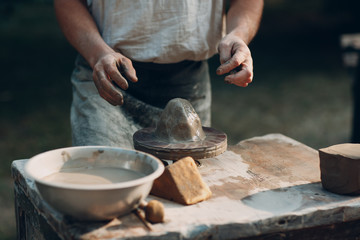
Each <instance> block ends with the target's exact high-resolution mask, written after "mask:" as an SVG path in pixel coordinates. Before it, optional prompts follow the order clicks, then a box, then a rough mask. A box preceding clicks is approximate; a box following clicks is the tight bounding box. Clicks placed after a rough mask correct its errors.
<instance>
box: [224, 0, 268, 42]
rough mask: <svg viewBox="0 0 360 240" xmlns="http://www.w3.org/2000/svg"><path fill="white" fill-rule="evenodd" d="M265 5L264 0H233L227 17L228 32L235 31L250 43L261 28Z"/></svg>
mask: <svg viewBox="0 0 360 240" xmlns="http://www.w3.org/2000/svg"><path fill="white" fill-rule="evenodd" d="M263 7H264V1H263V0H231V2H230V8H229V11H228V12H227V17H226V31H227V33H230V32H232V31H235V32H236V35H238V36H239V37H240V38H241V39H242V40H243V41H244V42H245V43H247V44H249V43H250V41H251V40H252V39H253V38H254V36H255V34H256V32H257V30H258V28H259V25H260V20H261V15H262V11H263Z"/></svg>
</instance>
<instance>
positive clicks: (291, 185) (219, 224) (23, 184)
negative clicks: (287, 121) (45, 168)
mask: <svg viewBox="0 0 360 240" xmlns="http://www.w3.org/2000/svg"><path fill="white" fill-rule="evenodd" d="M25 162H26V160H18V161H14V162H13V166H12V170H13V176H14V179H15V185H16V186H18V187H20V188H21V189H22V190H23V191H24V192H25V194H26V195H27V196H28V198H29V199H30V200H31V202H32V203H33V205H34V206H35V208H36V209H37V210H38V211H39V212H40V214H42V215H43V216H44V217H45V218H46V220H47V221H48V223H49V224H50V225H51V226H52V228H53V229H55V231H56V232H58V234H59V236H60V237H61V238H64V239H70V238H71V239H107V238H112V239H121V238H126V239H207V238H211V239H229V238H241V237H250V236H259V235H262V234H269V233H275V232H279V231H280V232H281V231H288V230H296V229H303V228H310V227H317V226H323V225H329V224H334V223H341V222H346V221H352V220H357V219H360V197H354V196H352V197H351V196H341V195H336V194H332V193H330V192H327V191H325V190H324V189H323V188H322V186H321V182H320V170H319V159H318V153H317V151H316V150H314V149H312V148H309V147H307V146H305V145H303V144H301V143H299V142H297V141H295V140H293V139H290V138H288V137H285V136H283V135H281V134H270V135H265V136H262V137H255V138H251V139H248V140H245V141H241V142H240V143H238V144H237V145H235V146H230V147H229V148H228V150H227V151H226V152H225V153H223V154H222V155H220V156H218V157H215V158H209V159H204V160H201V166H200V167H199V171H200V173H201V175H202V176H203V179H204V181H205V182H206V183H207V184H208V185H209V187H210V189H211V190H212V192H213V196H212V197H211V199H209V200H207V201H204V202H201V203H198V204H195V205H191V206H183V205H180V204H177V203H174V202H170V201H167V200H163V199H160V198H156V197H154V196H149V197H148V199H147V200H151V199H157V200H160V201H161V202H163V203H164V206H165V214H166V216H165V220H166V221H165V223H161V224H154V225H152V228H153V230H152V231H149V230H148V229H147V228H145V226H144V225H143V224H142V223H141V222H140V221H139V219H138V218H137V217H136V216H135V215H134V214H130V215H127V216H125V217H121V218H117V219H114V220H112V221H108V222H96V223H83V222H76V221H74V220H72V219H69V218H67V217H66V216H63V215H62V214H60V213H58V212H56V211H55V210H53V209H52V208H51V207H50V206H49V205H47V204H46V202H44V201H42V200H41V197H40V196H39V194H38V192H37V190H36V187H35V185H34V182H33V181H32V180H31V179H29V178H26V177H24V164H25Z"/></svg>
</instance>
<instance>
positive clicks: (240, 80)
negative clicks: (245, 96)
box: [225, 58, 253, 87]
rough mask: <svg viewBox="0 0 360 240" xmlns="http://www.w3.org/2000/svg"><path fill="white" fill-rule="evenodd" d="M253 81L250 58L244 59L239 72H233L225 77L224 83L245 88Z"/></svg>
mask: <svg viewBox="0 0 360 240" xmlns="http://www.w3.org/2000/svg"><path fill="white" fill-rule="evenodd" d="M252 80H253V64H252V58H248V59H246V60H245V61H244V62H243V63H242V64H241V68H240V70H239V71H237V72H236V71H234V73H230V74H229V75H227V76H226V77H225V82H227V83H230V84H234V85H236V86H239V87H247V86H248V85H249V83H251V82H252Z"/></svg>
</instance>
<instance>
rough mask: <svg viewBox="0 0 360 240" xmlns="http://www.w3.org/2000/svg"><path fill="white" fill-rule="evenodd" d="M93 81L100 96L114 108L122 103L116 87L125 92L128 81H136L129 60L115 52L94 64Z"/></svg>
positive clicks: (122, 100) (120, 94) (122, 99)
mask: <svg viewBox="0 0 360 240" xmlns="http://www.w3.org/2000/svg"><path fill="white" fill-rule="evenodd" d="M93 80H94V83H95V86H96V88H97V90H98V91H99V94H100V96H101V97H102V98H104V99H105V100H106V101H108V102H109V103H110V104H112V105H114V106H117V105H122V104H123V103H124V98H123V95H122V93H121V91H120V90H119V89H117V86H118V87H120V88H121V89H123V90H126V89H127V88H128V87H129V84H128V82H127V81H128V80H130V81H132V82H137V81H138V79H137V76H136V72H135V69H134V67H133V65H132V62H131V60H130V59H128V58H127V57H125V56H123V55H122V54H120V53H117V52H113V53H108V54H105V55H103V56H101V57H100V58H99V59H98V60H97V61H96V62H95V65H94V67H93Z"/></svg>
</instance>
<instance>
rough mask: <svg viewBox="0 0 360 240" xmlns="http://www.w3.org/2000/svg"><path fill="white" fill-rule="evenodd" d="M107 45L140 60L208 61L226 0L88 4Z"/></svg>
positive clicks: (114, 0) (96, 0) (90, 0)
mask: <svg viewBox="0 0 360 240" xmlns="http://www.w3.org/2000/svg"><path fill="white" fill-rule="evenodd" d="M88 5H89V9H90V12H91V13H92V15H93V17H94V19H95V22H96V24H97V26H98V28H99V31H100V34H101V35H102V37H103V39H104V41H105V42H106V43H107V44H108V45H109V46H110V47H112V48H113V49H115V50H116V51H119V52H120V53H122V54H123V55H125V56H126V57H129V58H130V59H132V60H135V61H140V62H155V63H176V62H180V61H183V60H194V61H199V60H205V59H207V58H210V57H211V56H213V55H214V54H215V53H216V52H217V45H218V43H219V41H220V40H221V38H222V36H223V32H224V3H223V0H88Z"/></svg>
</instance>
